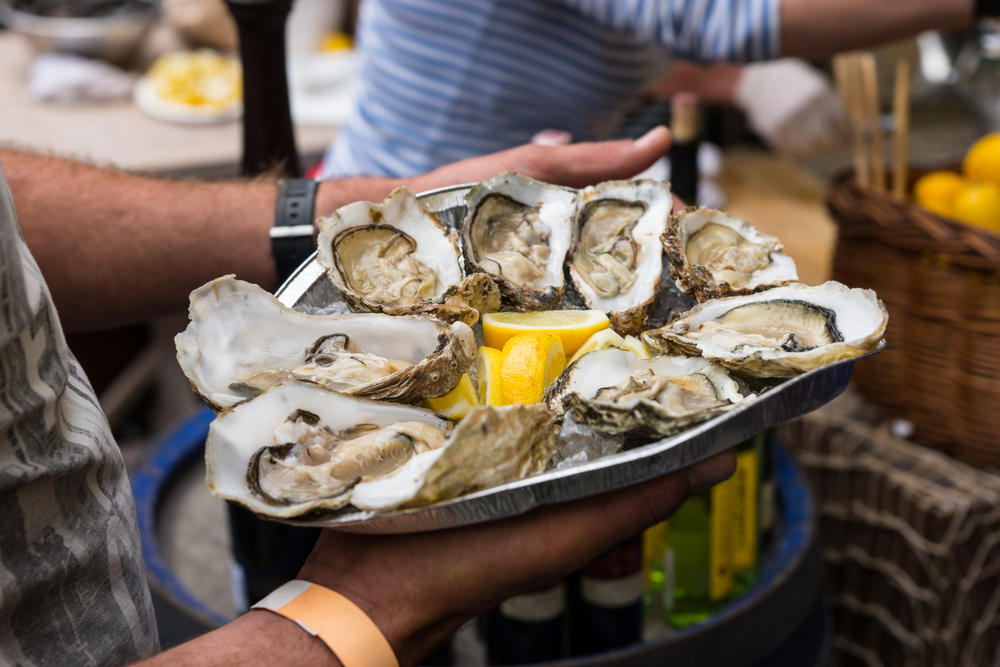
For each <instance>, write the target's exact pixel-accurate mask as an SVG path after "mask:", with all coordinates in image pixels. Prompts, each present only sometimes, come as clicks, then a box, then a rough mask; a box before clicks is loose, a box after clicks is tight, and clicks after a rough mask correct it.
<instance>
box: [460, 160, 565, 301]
mask: <svg viewBox="0 0 1000 667" xmlns="http://www.w3.org/2000/svg"><path fill="white" fill-rule="evenodd" d="M466 200H467V201H468V213H467V215H466V217H465V220H464V221H463V223H462V240H463V243H464V246H465V261H466V264H467V266H468V267H469V270H471V271H481V272H483V273H485V274H488V275H489V276H490V277H491V278H493V280H494V281H495V282H496V283H497V285H499V287H500V293H501V294H502V295H503V302H504V304H506V305H508V306H512V307H514V308H516V309H517V310H550V309H553V308H556V307H557V306H558V305H559V302H560V301H562V297H563V292H564V290H565V285H564V282H565V281H564V278H563V262H564V261H565V259H566V254H567V253H568V252H569V250H570V248H571V247H572V246H573V241H574V236H575V232H576V218H577V213H578V211H579V197H578V193H577V191H576V190H571V189H569V188H563V187H559V186H557V185H549V184H548V183H542V182H541V181H536V180H534V179H532V178H527V177H525V176H521V175H520V174H516V173H514V172H510V171H508V172H505V173H503V174H500V175H498V176H494V177H493V178H491V179H489V180H487V181H483V182H482V183H480V184H479V185H477V186H476V187H474V188H473V189H472V190H471V191H470V192H469V194H468V195H466Z"/></svg>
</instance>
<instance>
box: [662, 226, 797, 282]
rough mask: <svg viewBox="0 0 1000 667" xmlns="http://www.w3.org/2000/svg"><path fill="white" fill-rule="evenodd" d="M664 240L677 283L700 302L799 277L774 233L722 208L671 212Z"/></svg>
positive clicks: (795, 279) (793, 280)
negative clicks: (765, 231) (671, 215)
mask: <svg viewBox="0 0 1000 667" xmlns="http://www.w3.org/2000/svg"><path fill="white" fill-rule="evenodd" d="M662 240H663V248H664V249H665V250H666V252H667V255H668V256H669V258H670V272H671V275H672V276H673V277H674V280H676V281H677V286H678V287H679V288H680V289H681V290H682V291H684V292H685V293H686V294H688V295H689V296H691V297H692V298H693V299H694V300H695V301H698V302H702V301H707V300H709V299H717V298H720V297H726V296H737V295H740V294H753V293H754V292H759V291H761V290H765V289H770V288H772V287H777V286H780V285H786V284H788V283H793V282H796V281H797V280H798V279H799V278H798V273H797V272H796V270H795V261H794V260H792V258H791V257H789V256H788V255H786V254H784V252H782V250H783V248H784V246H782V245H781V242H780V241H779V240H778V239H776V238H775V237H773V236H768V235H767V234H763V233H761V232H760V231H758V230H757V229H756V228H755V227H754V226H753V225H751V224H749V223H747V222H744V221H742V220H739V219H737V218H734V217H732V216H731V215H727V214H725V213H723V212H721V211H716V210H713V209H708V208H697V207H694V206H692V207H689V208H687V209H686V210H684V211H683V212H681V213H680V214H679V215H676V216H673V217H672V218H671V220H670V226H669V228H668V229H667V231H666V233H665V234H664V235H663V237H662Z"/></svg>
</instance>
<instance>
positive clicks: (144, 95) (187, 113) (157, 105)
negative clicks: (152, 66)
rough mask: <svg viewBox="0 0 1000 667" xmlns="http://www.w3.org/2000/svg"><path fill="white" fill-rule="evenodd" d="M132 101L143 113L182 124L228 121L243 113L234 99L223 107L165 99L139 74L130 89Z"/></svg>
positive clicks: (150, 81)
mask: <svg viewBox="0 0 1000 667" xmlns="http://www.w3.org/2000/svg"><path fill="white" fill-rule="evenodd" d="M132 101H133V102H135V105H136V106H137V107H138V108H139V109H140V110H141V111H143V112H144V113H146V114H148V115H150V116H152V117H153V118H156V119H157V120H163V121H167V122H168V123H182V124H184V125H211V124H213V123H228V122H229V121H231V120H235V119H237V118H239V117H240V116H242V115H243V103H242V102H241V101H239V100H234V101H233V102H232V103H230V104H227V105H226V106H224V107H209V106H197V105H194V104H181V103H180V102H172V101H170V100H165V99H163V98H162V97H160V96H159V94H158V93H157V92H156V87H155V86H154V85H153V82H152V80H150V78H149V77H148V76H145V75H143V76H141V77H139V80H138V81H136V82H135V88H133V89H132Z"/></svg>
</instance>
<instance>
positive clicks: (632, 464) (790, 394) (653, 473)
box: [277, 185, 885, 533]
mask: <svg viewBox="0 0 1000 667" xmlns="http://www.w3.org/2000/svg"><path fill="white" fill-rule="evenodd" d="M471 187H472V186H471V185H460V186H453V187H449V188H441V189H439V190H432V191H430V192H425V193H423V194H421V195H419V196H418V199H420V202H421V203H422V204H423V206H424V207H425V208H427V209H428V210H430V211H433V212H434V213H436V214H437V215H438V216H439V217H440V218H441V219H442V221H443V222H445V223H446V224H452V225H453V226H454V225H457V224H458V223H459V222H460V221H461V219H462V218H463V217H464V216H465V210H466V207H465V194H466V193H467V192H468V191H469V189H470V188H471ZM331 295H332V296H331ZM277 297H278V299H280V300H281V302H282V303H283V304H285V305H286V306H289V307H291V308H298V309H304V306H308V307H316V306H318V305H322V302H324V301H329V300H335V299H337V298H338V297H337V295H336V291H335V288H333V286H332V283H330V281H329V279H328V278H327V277H326V272H325V271H324V270H323V268H322V267H321V266H320V265H319V263H318V262H317V261H316V255H315V254H314V255H313V256H312V257H310V258H309V259H308V260H306V261H305V262H304V263H303V264H302V266H300V267H299V269H298V270H297V271H296V272H295V273H294V274H292V276H291V277H289V279H288V280H287V281H286V282H285V284H284V285H282V286H281V289H279V290H278V292H277ZM884 347H885V341H883V342H882V343H881V344H880V345H879V347H878V349H877V350H876V351H875V352H873V353H872V354H876V353H878V352H881V351H882V349H883V348H884ZM868 356H870V355H868ZM855 361H856V360H853V359H852V360H849V361H842V362H840V363H836V364H830V365H828V366H824V367H822V368H818V369H816V370H813V371H809V372H808V373H803V374H802V375H799V376H796V377H794V378H791V379H789V380H787V381H785V382H783V383H782V384H780V385H778V386H776V387H773V388H772V389H770V390H768V391H766V392H765V393H763V394H762V395H761V396H760V397H758V398H757V400H755V401H750V402H748V403H746V404H744V405H741V406H740V407H738V408H735V409H734V410H730V411H729V412H726V413H724V414H722V415H720V416H718V417H715V418H714V419H711V420H709V421H707V422H704V423H702V424H699V425H698V426H695V427H693V428H691V429H688V430H687V431H684V432H683V433H679V434H677V435H674V436H671V437H669V438H663V439H662V440H657V441H656V442H652V443H649V444H646V445H643V446H641V447H637V448H635V449H631V450H628V451H624V452H621V453H618V454H612V455H610V456H605V457H603V458H600V459H597V460H595V461H590V462H588V463H584V464H582V465H579V466H576V467H573V468H570V469H566V470H553V471H550V472H546V473H542V474H541V475H537V476H535V477H530V478H528V479H523V480H520V481H518V482H512V483H510V484H504V485H502V486H497V487H494V488H492V489H487V490H485V491H479V492H476V493H470V494H467V495H464V496H460V497H458V498H452V499H451V500H444V501H441V502H438V503H434V504H433V505H428V506H426V507H418V508H414V509H404V510H395V511H391V512H364V511H361V510H356V509H354V508H352V507H347V508H344V509H342V510H337V511H336V512H333V513H328V514H322V515H317V516H315V517H311V518H310V517H307V518H304V519H295V520H292V521H288V522H287V523H294V524H296V525H311V526H324V527H329V528H336V529H338V530H344V531H349V532H354V533H412V532H420V531H427V530H439V529H444V528H454V527H456V526H464V525H467V524H473V523H480V522H483V521H492V520H494V519H502V518H504V517H509V516H514V515H516V514H521V513H522V512H527V511H528V510H530V509H532V508H534V507H538V506H540V505H548V504H550V503H560V502H564V501H567V500H575V499H577V498H584V497H587V496H593V495H596V494H599V493H604V492H606V491H611V490H613V489H620V488H622V487H625V486H629V485H631V484H637V483H639V482H643V481H646V480H648V479H653V478H654V477H659V476H660V475H665V474H666V473H669V472H672V471H674V470H677V469H679V468H683V467H685V466H689V465H691V464H693V463H696V462H697V461H701V460H702V459H706V458H708V457H710V456H712V455H713V454H717V453H719V452H722V451H725V450H726V449H728V448H730V447H732V446H733V445H735V444H737V443H739V442H741V441H743V440H746V439H747V438H749V437H751V436H753V435H755V434H757V433H760V432H761V431H763V430H765V429H768V428H771V427H773V426H777V425H779V424H782V423H784V422H786V421H789V420H791V419H795V418H796V417H801V416H802V415H804V414H807V413H809V412H812V411H813V410H815V409H817V408H819V407H820V406H822V405H824V404H826V403H828V402H830V401H831V400H833V399H834V398H836V397H837V396H839V395H840V394H841V393H842V392H843V391H844V389H846V388H847V383H848V382H849V381H850V379H851V372H852V371H853V369H854V362H855Z"/></svg>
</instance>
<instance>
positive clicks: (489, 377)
mask: <svg viewBox="0 0 1000 667" xmlns="http://www.w3.org/2000/svg"><path fill="white" fill-rule="evenodd" d="M472 365H473V367H474V368H475V369H476V383H477V384H478V385H479V404H480V405H507V403H505V402H504V398H503V381H502V380H501V379H500V367H501V366H502V365H503V353H501V352H500V350H496V349H493V348H492V347H481V348H479V351H478V352H476V358H475V359H473V360H472Z"/></svg>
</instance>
